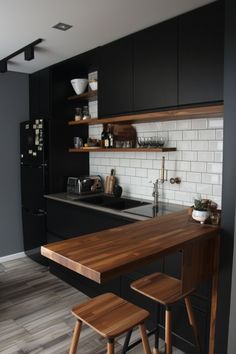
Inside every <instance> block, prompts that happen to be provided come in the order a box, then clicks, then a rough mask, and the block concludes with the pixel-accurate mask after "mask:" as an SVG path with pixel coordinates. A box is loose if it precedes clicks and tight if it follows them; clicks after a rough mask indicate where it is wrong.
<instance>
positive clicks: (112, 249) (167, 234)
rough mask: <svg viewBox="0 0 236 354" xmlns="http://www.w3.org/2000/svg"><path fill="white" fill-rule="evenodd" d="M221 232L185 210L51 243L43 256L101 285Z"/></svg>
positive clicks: (44, 247) (43, 251) (43, 248)
mask: <svg viewBox="0 0 236 354" xmlns="http://www.w3.org/2000/svg"><path fill="white" fill-rule="evenodd" d="M218 233H219V229H218V228H216V227H212V226H210V225H209V226H207V225H200V224H198V223H195V222H193V221H191V220H190V219H189V216H188V215H187V212H186V211H183V212H179V213H175V214H170V215H166V216H162V217H160V218H154V219H150V220H146V221H140V222H136V223H134V224H130V225H125V226H122V227H117V228H114V229H109V230H105V231H100V232H97V233H94V234H89V235H85V236H80V237H75V238H73V239H69V240H65V241H60V242H56V243H53V244H49V245H46V246H43V247H42V250H41V253H42V254H43V255H44V256H45V257H47V258H49V259H51V260H53V261H54V262H57V263H59V264H61V265H63V266H65V267H67V268H69V269H71V270H73V271H75V272H77V273H79V274H81V275H84V276H85V277H87V278H89V279H92V280H94V281H96V282H98V283H101V282H103V281H106V280H109V279H111V278H114V277H115V276H117V275H120V274H123V273H126V272H130V271H131V270H133V269H135V268H137V267H139V266H140V265H142V264H145V263H148V262H152V261H153V260H155V259H157V258H159V257H161V256H163V255H165V254H167V253H171V252H173V251H175V250H181V249H184V248H186V247H189V246H191V245H193V244H195V243H196V242H197V243H199V242H200V241H201V240H206V239H207V238H209V237H212V236H216V235H217V234H218Z"/></svg>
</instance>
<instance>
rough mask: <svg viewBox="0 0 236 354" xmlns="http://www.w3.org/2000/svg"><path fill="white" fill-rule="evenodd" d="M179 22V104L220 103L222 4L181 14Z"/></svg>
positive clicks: (222, 51)
mask: <svg viewBox="0 0 236 354" xmlns="http://www.w3.org/2000/svg"><path fill="white" fill-rule="evenodd" d="M179 21H180V22H179V26H180V27H179V104H180V105H186V104H194V103H208V102H217V101H221V100H223V56H224V9H223V5H222V2H221V1H220V2H219V1H217V2H215V3H213V4H210V5H207V6H204V7H202V8H200V9H198V10H195V11H193V12H191V13H188V14H186V15H183V16H181V17H180V19H179Z"/></svg>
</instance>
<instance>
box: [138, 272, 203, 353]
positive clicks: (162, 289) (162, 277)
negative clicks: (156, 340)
mask: <svg viewBox="0 0 236 354" xmlns="http://www.w3.org/2000/svg"><path fill="white" fill-rule="evenodd" d="M131 288H132V289H134V290H135V291H137V292H139V293H141V294H142V295H144V296H147V297H149V298H150V299H152V300H154V301H157V302H159V303H160V304H162V305H164V306H165V307H166V310H165V346H166V354H171V352H172V344H171V316H172V313H171V305H173V304H174V303H176V302H178V301H179V300H181V299H184V301H185V305H186V309H187V313H188V319H189V322H190V325H191V326H192V327H193V332H194V336H195V339H196V344H197V348H198V351H199V353H201V347H200V341H199V335H198V330H197V325H196V320H195V317H194V313H193V309H192V305H191V302H190V298H189V295H190V293H191V292H193V291H194V289H191V291H188V292H186V293H183V292H182V282H181V280H178V279H176V278H172V277H169V276H168V275H166V274H163V273H154V274H151V275H148V276H146V277H144V278H142V279H139V280H136V281H134V282H133V283H132V284H131ZM157 346H158V345H157ZM158 353H159V352H158V348H157V347H156V348H154V354H158Z"/></svg>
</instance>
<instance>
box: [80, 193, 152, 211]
mask: <svg viewBox="0 0 236 354" xmlns="http://www.w3.org/2000/svg"><path fill="white" fill-rule="evenodd" d="M78 201H79V202H82V203H88V204H94V205H99V206H103V207H107V208H111V209H116V210H125V209H130V208H135V207H139V206H143V205H148V204H150V203H147V202H140V201H139V200H133V199H128V198H116V197H113V196H108V195H96V196H87V197H84V198H80V199H78Z"/></svg>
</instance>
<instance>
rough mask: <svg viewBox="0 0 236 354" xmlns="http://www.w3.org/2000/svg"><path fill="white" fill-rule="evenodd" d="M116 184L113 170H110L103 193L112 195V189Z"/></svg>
mask: <svg viewBox="0 0 236 354" xmlns="http://www.w3.org/2000/svg"><path fill="white" fill-rule="evenodd" d="M115 182H116V177H115V170H114V169H112V170H111V174H110V176H107V177H106V181H105V193H106V194H112V193H113V188H114V185H115Z"/></svg>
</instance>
